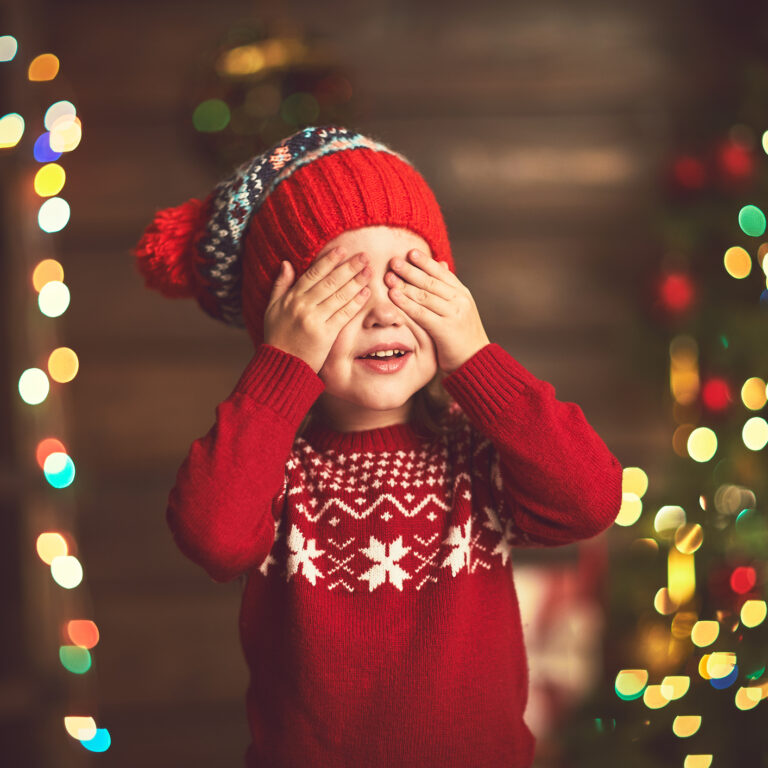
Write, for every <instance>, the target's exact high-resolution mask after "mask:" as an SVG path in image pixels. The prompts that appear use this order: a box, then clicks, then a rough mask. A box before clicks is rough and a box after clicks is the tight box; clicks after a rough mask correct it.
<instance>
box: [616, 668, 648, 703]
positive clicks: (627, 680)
mask: <svg viewBox="0 0 768 768" xmlns="http://www.w3.org/2000/svg"><path fill="white" fill-rule="evenodd" d="M647 684H648V670H647V669H622V670H621V671H620V672H619V673H618V674H617V675H616V683H615V689H616V695H617V696H618V697H619V698H620V699H623V700H624V701H632V700H633V699H639V698H640V697H641V696H642V695H643V691H644V690H645V686H646V685H647Z"/></svg>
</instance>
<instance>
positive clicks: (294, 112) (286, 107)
mask: <svg viewBox="0 0 768 768" xmlns="http://www.w3.org/2000/svg"><path fill="white" fill-rule="evenodd" d="M319 114H320V105H319V104H318V103H317V99H316V98H315V97H314V96H313V95H312V94H311V93H292V94H291V95H290V96H288V97H286V98H285V99H284V100H283V103H282V105H281V106H280V117H282V119H283V121H284V122H285V123H286V124H287V125H292V126H298V125H301V124H302V123H309V124H312V123H314V122H315V121H316V120H317V118H318V116H319Z"/></svg>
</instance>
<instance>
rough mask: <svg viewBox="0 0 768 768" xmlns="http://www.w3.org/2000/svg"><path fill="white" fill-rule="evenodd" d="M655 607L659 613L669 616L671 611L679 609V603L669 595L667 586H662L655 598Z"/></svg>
mask: <svg viewBox="0 0 768 768" xmlns="http://www.w3.org/2000/svg"><path fill="white" fill-rule="evenodd" d="M653 607H654V608H655V609H656V611H657V613H660V614H661V615H662V616H669V614H670V613H674V612H675V611H676V610H677V607H678V606H677V603H675V602H673V600H672V599H671V598H670V597H669V591H668V590H667V588H666V587H662V588H661V589H660V590H658V591H657V592H656V596H655V597H654V598H653Z"/></svg>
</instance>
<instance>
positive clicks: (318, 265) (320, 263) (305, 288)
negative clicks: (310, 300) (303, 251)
mask: <svg viewBox="0 0 768 768" xmlns="http://www.w3.org/2000/svg"><path fill="white" fill-rule="evenodd" d="M344 254H345V251H344V248H342V247H341V246H337V247H336V248H332V249H331V250H330V251H328V252H327V253H324V254H323V255H322V256H318V257H317V258H316V259H315V260H314V261H313V262H312V263H311V264H310V265H309V267H307V269H306V270H305V271H304V274H303V275H302V276H301V277H300V278H299V279H298V280H297V281H296V290H297V291H298V292H299V293H310V292H311V291H312V289H314V288H316V287H317V285H318V283H320V282H321V281H323V280H325V279H326V278H327V277H328V276H329V275H330V274H332V273H333V271H334V270H335V269H336V268H337V266H338V265H339V262H340V261H341V260H342V259H343V258H344Z"/></svg>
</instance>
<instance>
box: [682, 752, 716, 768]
mask: <svg viewBox="0 0 768 768" xmlns="http://www.w3.org/2000/svg"><path fill="white" fill-rule="evenodd" d="M711 765H712V755H686V756H685V760H684V761H683V768H710V766H711Z"/></svg>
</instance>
